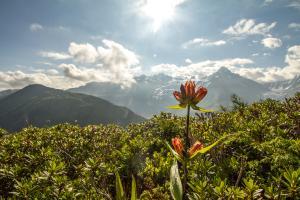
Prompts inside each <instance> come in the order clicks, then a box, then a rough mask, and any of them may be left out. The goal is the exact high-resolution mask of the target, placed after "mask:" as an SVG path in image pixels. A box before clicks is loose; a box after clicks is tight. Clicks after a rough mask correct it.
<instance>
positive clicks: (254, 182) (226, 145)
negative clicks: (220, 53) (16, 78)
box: [0, 94, 300, 200]
mask: <svg viewBox="0 0 300 200" xmlns="http://www.w3.org/2000/svg"><path fill="white" fill-rule="evenodd" d="M190 120H191V125H190V130H191V133H192V135H193V136H194V137H195V138H194V139H195V140H199V139H201V142H202V143H204V144H205V146H208V145H209V144H212V143H213V142H214V141H217V139H218V138H221V137H222V136H224V135H230V136H229V137H228V138H227V139H226V140H225V142H223V143H220V144H219V145H217V146H215V147H214V149H211V150H210V151H209V153H208V154H205V155H203V154H199V155H198V156H197V157H195V158H194V159H193V160H192V161H191V162H189V165H188V169H189V176H190V177H189V180H190V183H189V188H188V197H189V198H190V199H297V198H299V197H300V194H299V188H300V182H299V180H300V178H299V177H300V169H299V166H300V140H299V139H300V138H299V135H300V94H297V95H296V96H295V97H293V98H289V99H286V100H285V101H283V102H280V101H275V100H271V99H268V100H265V101H262V102H257V103H254V104H252V105H243V106H239V107H236V108H235V109H234V110H232V111H230V112H229V111H228V112H222V113H207V114H201V115H198V116H196V117H192V118H191V119H190ZM184 126H185V119H184V118H182V117H178V116H173V115H171V114H166V113H162V114H161V115H159V116H154V117H153V118H152V119H150V120H148V121H145V122H143V123H140V124H131V125H129V126H127V127H126V128H124V127H120V126H117V125H97V126H86V127H83V128H82V127H79V126H75V125H70V124H60V125H57V126H52V127H49V128H33V127H30V128H26V129H23V130H22V131H20V132H18V133H15V134H7V133H6V132H5V131H3V130H0V144H1V145H0V196H1V197H3V198H12V199H13V198H17V199H34V198H35V199H115V196H116V189H115V185H116V177H115V172H116V171H118V172H119V173H120V181H122V183H123V185H122V187H123V190H124V194H128V195H129V194H131V191H132V175H134V177H135V178H136V183H135V185H136V193H137V194H139V195H138V196H139V198H140V199H149V200H150V199H170V198H171V194H169V187H170V180H169V173H170V171H169V169H170V167H171V166H172V164H173V155H172V153H171V152H170V151H169V150H168V149H167V148H166V145H165V141H170V139H171V138H173V137H175V136H177V135H179V136H182V134H183V133H184ZM178 164H179V165H180V163H178ZM128 198H129V197H128Z"/></svg>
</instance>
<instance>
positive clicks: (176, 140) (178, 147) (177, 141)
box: [172, 137, 183, 156]
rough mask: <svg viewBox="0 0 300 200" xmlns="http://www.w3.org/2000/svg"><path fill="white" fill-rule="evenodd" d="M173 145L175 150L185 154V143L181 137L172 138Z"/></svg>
mask: <svg viewBox="0 0 300 200" xmlns="http://www.w3.org/2000/svg"><path fill="white" fill-rule="evenodd" d="M172 145H173V147H174V149H175V151H176V152H177V153H178V154H179V155H180V156H182V155H183V144H182V141H181V139H180V138H178V137H175V138H173V139H172Z"/></svg>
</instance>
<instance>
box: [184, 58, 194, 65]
mask: <svg viewBox="0 0 300 200" xmlns="http://www.w3.org/2000/svg"><path fill="white" fill-rule="evenodd" d="M185 63H187V64H192V63H193V61H192V60H191V59H189V58H187V59H185Z"/></svg>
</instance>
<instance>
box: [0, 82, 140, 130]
mask: <svg viewBox="0 0 300 200" xmlns="http://www.w3.org/2000/svg"><path fill="white" fill-rule="evenodd" d="M5 94H6V95H4V92H2V95H1V96H2V98H1V99H0V128H4V129H6V130H8V131H17V130H20V129H21V128H23V127H26V126H28V125H33V126H37V127H44V126H51V125H55V124H59V123H66V122H67V123H76V124H79V125H82V126H84V125H88V124H99V123H103V124H108V123H116V124H120V125H127V124H129V123H134V122H141V121H143V120H144V118H143V117H141V116H139V115H137V114H135V113H133V112H132V111H131V110H129V109H128V108H125V107H121V106H116V105H114V104H112V103H110V102H108V101H106V100H103V99H100V98H97V97H94V96H90V95H85V94H76V93H71V92H67V91H63V90H58V89H53V88H49V87H45V86H42V85H29V86H27V87H25V88H23V89H21V90H18V91H16V92H13V93H10V92H7V91H5Z"/></svg>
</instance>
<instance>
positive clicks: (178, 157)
mask: <svg viewBox="0 0 300 200" xmlns="http://www.w3.org/2000/svg"><path fill="white" fill-rule="evenodd" d="M165 143H166V145H167V147H168V149H169V150H170V151H171V153H172V154H173V155H174V157H175V158H176V159H177V160H178V161H180V162H183V159H182V158H181V156H180V155H179V154H178V153H177V152H176V151H175V150H174V149H173V148H172V147H171V146H170V145H169V143H168V142H165Z"/></svg>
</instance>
